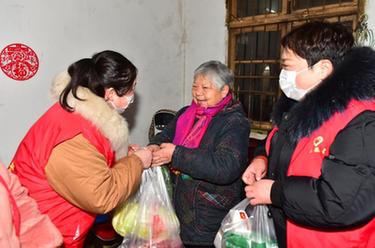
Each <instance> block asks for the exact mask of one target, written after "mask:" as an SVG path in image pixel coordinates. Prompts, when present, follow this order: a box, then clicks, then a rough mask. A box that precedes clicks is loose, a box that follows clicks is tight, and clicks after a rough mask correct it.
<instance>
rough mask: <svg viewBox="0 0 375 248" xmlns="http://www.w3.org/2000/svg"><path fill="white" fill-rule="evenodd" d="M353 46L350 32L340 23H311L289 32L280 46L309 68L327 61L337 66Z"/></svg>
mask: <svg viewBox="0 0 375 248" xmlns="http://www.w3.org/2000/svg"><path fill="white" fill-rule="evenodd" d="M353 44H354V37H353V34H352V32H351V30H350V29H349V28H348V27H346V26H344V25H343V24H341V23H329V22H323V21H313V22H309V23H305V24H303V25H301V26H299V27H297V28H295V29H294V30H292V31H290V32H289V33H288V34H287V35H285V36H284V37H283V38H282V39H281V45H282V46H283V47H284V48H288V49H290V50H292V51H293V52H294V53H296V54H297V55H298V56H300V57H301V58H303V59H305V60H306V61H307V63H308V65H309V66H312V65H314V64H315V63H317V62H319V60H322V59H328V60H330V61H331V63H332V64H333V66H334V67H335V66H337V65H338V64H339V63H340V62H341V61H342V59H343V58H344V56H345V55H346V54H347V52H348V51H350V50H351V48H352V47H353Z"/></svg>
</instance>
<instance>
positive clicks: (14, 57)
mask: <svg viewBox="0 0 375 248" xmlns="http://www.w3.org/2000/svg"><path fill="white" fill-rule="evenodd" d="M0 66H1V70H2V71H3V72H4V73H5V75H7V76H8V77H10V78H12V79H14V80H19V81H23V80H27V79H30V78H32V77H33V76H34V75H35V74H36V72H37V71H38V68H39V60H38V56H37V55H36V53H35V52H34V51H33V49H31V48H30V47H28V46H26V45H24V44H21V43H14V44H10V45H8V46H6V47H5V48H4V49H3V50H2V51H1V53H0Z"/></svg>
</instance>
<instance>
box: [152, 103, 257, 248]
mask: <svg viewBox="0 0 375 248" xmlns="http://www.w3.org/2000/svg"><path fill="white" fill-rule="evenodd" d="M185 110H186V107H185V108H183V109H181V110H180V111H179V112H178V113H177V116H176V118H175V119H174V120H173V121H172V122H171V123H170V124H169V125H168V127H167V128H166V129H165V130H164V131H163V132H161V133H159V134H158V135H157V136H155V137H154V138H153V139H152V141H151V144H160V143H163V142H172V141H173V137H174V134H175V127H176V121H177V119H178V117H179V116H180V115H181V114H182V113H183V112H184V111H185ZM249 130H250V125H249V121H248V119H247V118H246V117H245V115H244V112H243V110H242V106H241V104H240V103H238V102H232V103H231V104H230V105H229V106H227V107H226V108H225V109H224V110H223V111H221V112H220V113H218V114H217V115H216V116H215V117H214V118H213V119H212V121H211V123H210V124H209V127H208V128H207V131H206V133H205V135H204V136H203V138H202V141H201V144H200V146H199V147H198V148H195V149H190V148H185V147H182V146H177V147H176V149H175V151H174V153H173V157H172V167H173V168H176V169H178V170H179V171H181V172H183V173H184V174H187V175H189V176H190V178H189V179H184V178H183V177H181V176H174V180H173V181H174V194H173V195H174V197H173V198H174V199H173V202H174V206H175V209H176V213H177V216H178V218H179V220H180V224H181V239H182V241H183V242H184V244H185V245H212V244H213V240H214V238H215V235H216V233H217V231H218V229H219V228H220V224H221V221H222V219H223V218H224V216H225V215H226V214H227V213H228V211H229V210H230V209H231V208H232V207H233V206H234V205H236V204H237V203H238V202H240V201H241V200H242V199H243V198H244V189H243V184H242V181H241V175H242V173H243V171H244V170H245V168H246V166H247V162H248V161H247V160H248V159H247V158H248V140H249V132H250V131H249Z"/></svg>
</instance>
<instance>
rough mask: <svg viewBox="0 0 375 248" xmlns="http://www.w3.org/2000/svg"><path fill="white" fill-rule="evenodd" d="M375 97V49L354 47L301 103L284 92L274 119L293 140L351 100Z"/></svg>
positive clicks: (307, 133)
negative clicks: (283, 119) (286, 118)
mask: <svg viewBox="0 0 375 248" xmlns="http://www.w3.org/2000/svg"><path fill="white" fill-rule="evenodd" d="M374 97H375V51H374V50H372V49H371V48H368V47H361V48H353V49H352V51H351V52H349V53H348V55H347V56H346V57H345V59H344V60H343V61H342V63H340V65H339V66H338V67H337V68H336V69H335V70H334V72H333V74H332V75H331V76H330V77H329V78H327V79H326V80H324V81H323V82H321V83H320V84H319V85H318V86H317V87H316V88H315V89H313V90H312V91H311V92H309V93H308V94H307V95H306V96H305V97H304V98H303V99H302V100H301V101H300V102H296V101H294V100H291V99H289V98H287V97H286V96H285V95H282V96H281V97H280V99H279V100H278V102H277V104H276V105H275V111H274V113H273V116H272V120H273V122H274V123H275V124H276V125H280V123H281V120H282V116H283V113H285V112H288V121H287V122H286V123H283V127H284V126H285V128H286V131H287V133H288V135H289V138H290V140H292V141H297V140H299V139H300V138H303V137H307V136H309V135H310V134H311V133H312V132H313V131H314V130H316V129H318V128H319V127H320V126H321V125H322V124H323V123H324V122H325V121H327V120H328V119H329V118H330V117H331V116H332V115H333V114H335V113H336V112H342V111H344V110H345V109H346V107H347V106H348V103H349V102H350V101H351V100H370V99H374Z"/></svg>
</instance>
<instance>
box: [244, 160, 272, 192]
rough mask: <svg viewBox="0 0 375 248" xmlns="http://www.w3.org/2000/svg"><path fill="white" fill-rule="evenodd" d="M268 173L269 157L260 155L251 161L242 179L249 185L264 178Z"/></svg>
mask: <svg viewBox="0 0 375 248" xmlns="http://www.w3.org/2000/svg"><path fill="white" fill-rule="evenodd" d="M266 173H267V158H266V157H264V156H258V157H255V158H254V159H253V161H251V163H250V164H249V166H248V167H247V169H246V170H245V172H244V173H243V175H242V181H244V183H246V184H247V185H251V184H253V183H255V182H256V181H259V180H260V179H262V178H263V177H264V176H265V175H266Z"/></svg>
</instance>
